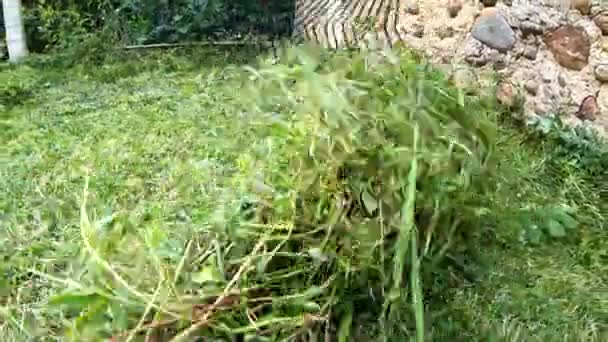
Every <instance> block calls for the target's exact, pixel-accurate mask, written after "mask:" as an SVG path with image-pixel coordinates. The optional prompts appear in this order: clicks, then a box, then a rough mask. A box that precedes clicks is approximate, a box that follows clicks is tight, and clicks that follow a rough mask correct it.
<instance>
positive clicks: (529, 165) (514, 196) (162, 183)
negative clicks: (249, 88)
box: [0, 53, 608, 341]
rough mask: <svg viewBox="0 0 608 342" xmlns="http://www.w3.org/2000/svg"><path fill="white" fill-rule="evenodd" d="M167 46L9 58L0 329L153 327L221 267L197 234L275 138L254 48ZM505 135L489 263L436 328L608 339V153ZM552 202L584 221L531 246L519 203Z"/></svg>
mask: <svg viewBox="0 0 608 342" xmlns="http://www.w3.org/2000/svg"><path fill="white" fill-rule="evenodd" d="M159 56H160V57H159ZM159 56H148V57H145V58H143V57H142V58H143V59H142V60H141V62H138V63H135V62H134V61H131V62H122V63H113V64H108V65H100V66H96V70H95V71H94V72H93V71H90V72H83V71H82V70H78V69H73V70H72V69H71V70H69V71H65V70H64V71H61V70H56V69H48V70H46V71H45V70H44V69H42V68H41V67H39V66H38V67H36V66H35V67H33V69H32V68H30V67H26V66H24V67H20V68H8V67H6V66H3V67H2V69H0V72H1V73H2V74H3V76H2V78H3V79H4V80H7V79H9V78H10V79H11V80H13V81H12V82H14V79H15V78H18V77H21V76H25V77H26V78H27V80H29V82H30V83H28V85H26V88H27V87H29V88H28V89H29V92H24V93H12V96H14V98H13V99H16V98H17V96H19V97H20V98H22V99H23V100H22V101H19V102H17V101H15V103H12V102H11V103H9V100H8V99H7V98H6V99H5V100H7V103H6V104H5V106H4V108H3V111H2V114H1V116H0V151H1V153H0V158H1V160H0V161H1V164H0V194H1V195H0V257H1V262H0V274H1V276H0V304H1V307H0V335H1V336H3V340H5V341H26V340H27V341H31V340H34V338H35V337H36V338H39V339H36V340H45V341H46V340H62V339H64V338H65V337H66V336H67V337H71V338H73V339H74V340H91V341H93V340H99V336H100V335H99V334H102V333H101V332H107V331H113V332H118V331H128V330H129V329H132V328H133V327H135V326H138V323H139V326H140V327H142V326H144V325H145V324H144V323H143V319H142V318H143V317H144V316H146V315H142V314H141V313H142V312H143V313H150V312H156V313H157V315H160V314H158V312H161V313H165V315H164V316H163V319H176V320H177V321H182V320H184V317H188V315H190V314H191V311H192V307H193V304H192V298H193V297H194V296H196V295H197V294H198V295H200V293H198V292H197V287H196V285H197V284H199V283H200V282H203V281H205V279H208V278H209V277H210V275H209V273H210V272H212V270H210V269H209V268H205V267H202V265H201V264H202V260H204V256H205V254H206V253H208V252H209V251H208V250H207V249H205V248H204V246H206V244H205V243H204V241H199V240H200V239H205V237H206V235H205V234H206V232H207V230H208V225H209V224H210V222H217V221H221V220H223V219H224V218H225V217H226V216H227V215H230V213H226V212H220V211H218V209H217V208H218V207H219V206H218V203H222V202H223V201H229V200H232V199H233V198H234V195H233V193H234V192H238V191H239V190H238V184H234V182H233V178H232V177H231V176H232V175H234V174H236V173H238V172H239V170H240V169H241V167H242V163H244V162H246V160H247V158H246V156H244V155H243V154H244V153H245V152H246V151H247V148H248V147H250V146H253V145H254V144H255V143H256V142H257V141H258V140H260V139H263V137H260V136H259V135H257V134H256V131H255V129H249V128H248V123H249V120H250V118H249V117H248V114H247V113H244V112H239V111H236V110H234V107H233V106H232V104H233V103H234V102H235V99H237V98H238V97H239V90H240V86H241V83H240V82H241V80H240V77H237V76H238V74H239V72H240V71H238V70H236V69H232V68H228V67H227V66H226V63H225V60H231V61H232V60H236V61H237V63H241V62H242V61H243V59H240V60H237V59H235V58H234V57H230V58H226V56H225V55H224V54H223V53H221V54H220V53H218V55H214V54H213V53H208V54H206V55H202V54H199V53H196V54H194V53H192V54H181V55H179V54H173V53H164V54H159ZM240 100H242V99H240ZM10 101H13V100H10ZM0 108H1V107H0ZM499 133H500V138H499V141H498V144H497V148H496V151H495V153H496V155H497V159H498V163H499V168H498V174H497V175H496V179H497V180H496V183H497V184H496V185H497V187H496V190H495V192H494V193H493V194H492V196H491V197H490V200H491V201H492V206H493V207H494V208H497V209H496V212H495V213H491V215H489V217H490V218H491V219H488V221H487V225H488V227H487V230H486V232H484V233H483V234H482V236H479V237H474V239H478V240H479V241H478V244H479V245H478V253H479V254H480V255H481V256H482V258H481V260H482V261H483V262H481V263H480V264H478V265H474V266H471V269H472V271H471V272H473V273H474V276H473V277H472V279H471V280H469V281H466V282H457V286H451V288H450V289H449V290H448V291H447V292H446V293H445V298H444V303H446V305H445V307H432V308H430V311H432V312H437V314H436V315H435V316H434V318H433V319H432V320H431V322H432V326H433V330H434V331H435V332H434V333H435V338H434V340H441V338H440V337H441V336H442V334H448V333H450V334H460V336H461V337H462V340H481V339H482V338H486V339H487V338H490V337H492V336H493V337H495V338H496V340H505V341H513V340H521V341H528V340H539V341H553V340H555V341H558V340H559V341H563V340H564V337H565V336H571V337H570V338H567V339H566V340H568V341H575V340H576V341H580V340H588V341H600V340H608V228H607V227H606V223H608V220H607V219H606V214H607V213H608V210H607V209H608V197H606V190H607V189H608V186H607V185H606V182H607V181H608V180H607V179H605V174H604V173H601V172H600V173H597V174H592V172H591V171H589V169H590V167H587V166H586V165H587V164H584V165H583V164H581V163H583V162H587V161H588V159H591V162H589V163H592V162H595V161H593V158H601V157H602V156H604V157H605V156H606V154H582V152H581V151H577V150H573V149H565V150H564V151H565V152H564V153H562V154H558V153H556V151H558V150H559V151H562V150H560V149H559V145H558V143H557V142H555V141H553V140H551V139H548V140H546V141H541V140H538V139H531V138H530V134H528V133H524V132H523V131H521V130H518V129H516V128H513V127H510V126H509V125H508V124H501V128H500V130H499ZM604 151H605V150H604ZM579 152H580V153H579ZM85 193H86V198H85ZM551 205H568V206H569V207H571V208H573V209H574V214H573V216H574V217H575V219H576V221H577V223H578V224H577V227H576V230H574V231H568V232H567V234H566V235H565V236H564V237H562V238H551V237H549V236H546V235H542V236H541V237H540V238H539V240H538V241H537V242H536V243H532V242H531V240H534V238H533V237H534V232H533V231H532V227H531V225H532V224H533V223H531V224H530V226H525V224H524V225H522V224H519V223H518V222H519V221H517V217H518V216H517V215H518V214H519V213H521V212H522V210H525V209H530V210H542V209H543V208H545V207H548V206H551ZM226 207H227V208H230V207H231V206H226ZM531 231H532V232H531ZM530 234H532V235H530ZM530 236H532V237H530ZM186 256H188V257H186ZM197 260H198V261H201V262H199V263H197ZM231 262H235V263H236V262H238V261H231ZM184 279H187V280H186V281H184ZM92 289H96V290H95V291H96V292H95V293H93V291H92ZM66 290H71V291H72V292H69V291H68V292H67V293H68V294H65V293H66V292H65V291H66ZM73 293H78V295H74V294H73ZM99 293H103V294H104V295H99ZM61 294H63V295H62V296H59V297H58V295H61ZM87 294H88V295H87ZM83 307H84V308H86V309H84V310H82V308H83ZM134 312H135V313H139V314H137V315H135V314H133V313H134ZM100 317H105V319H100ZM158 317H160V316H158ZM158 317H157V318H158ZM148 319H149V317H148ZM268 324H286V323H285V322H282V321H279V320H278V319H277V320H276V321H272V320H270V321H269V322H268ZM186 327H187V326H182V327H181V329H184V328H186Z"/></svg>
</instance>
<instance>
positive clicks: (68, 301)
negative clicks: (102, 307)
mask: <svg viewBox="0 0 608 342" xmlns="http://www.w3.org/2000/svg"><path fill="white" fill-rule="evenodd" d="M100 298H103V297H102V296H100V295H99V294H97V293H95V292H94V291H91V293H78V292H68V293H64V294H60V295H57V296H54V297H52V298H51V299H50V300H49V302H48V305H49V306H63V305H66V306H69V307H72V308H86V307H87V306H89V305H91V304H93V303H96V302H97V301H99V299H100Z"/></svg>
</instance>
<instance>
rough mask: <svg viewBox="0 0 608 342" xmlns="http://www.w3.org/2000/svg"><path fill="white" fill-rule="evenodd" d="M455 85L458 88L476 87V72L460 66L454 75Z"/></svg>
mask: <svg viewBox="0 0 608 342" xmlns="http://www.w3.org/2000/svg"><path fill="white" fill-rule="evenodd" d="M452 80H453V82H454V85H455V86H456V87H458V88H469V87H474V86H475V85H476V83H477V79H476V78H475V74H473V72H472V71H471V70H469V69H468V68H459V69H456V71H454V75H453V76H452Z"/></svg>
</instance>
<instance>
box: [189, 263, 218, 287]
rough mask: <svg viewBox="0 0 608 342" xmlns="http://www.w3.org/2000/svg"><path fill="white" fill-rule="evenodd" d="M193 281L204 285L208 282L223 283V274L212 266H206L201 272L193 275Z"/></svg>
mask: <svg viewBox="0 0 608 342" xmlns="http://www.w3.org/2000/svg"><path fill="white" fill-rule="evenodd" d="M191 279H192V281H193V282H195V283H198V284H204V283H207V282H220V281H222V274H221V273H220V272H219V271H218V270H217V268H216V267H214V266H212V265H206V266H204V267H203V268H202V269H201V270H200V271H198V272H195V273H193V274H192V278H191Z"/></svg>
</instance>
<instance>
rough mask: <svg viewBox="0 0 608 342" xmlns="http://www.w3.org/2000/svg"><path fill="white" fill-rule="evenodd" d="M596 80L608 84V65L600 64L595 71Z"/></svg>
mask: <svg viewBox="0 0 608 342" xmlns="http://www.w3.org/2000/svg"><path fill="white" fill-rule="evenodd" d="M594 72H595V79H596V80H598V81H600V82H602V83H605V82H608V63H602V64H598V65H597V66H596V67H595V69H594Z"/></svg>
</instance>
